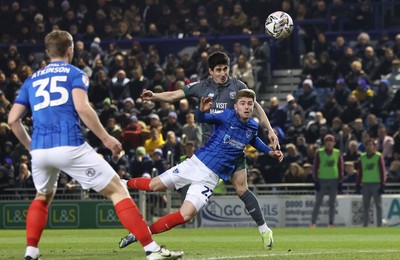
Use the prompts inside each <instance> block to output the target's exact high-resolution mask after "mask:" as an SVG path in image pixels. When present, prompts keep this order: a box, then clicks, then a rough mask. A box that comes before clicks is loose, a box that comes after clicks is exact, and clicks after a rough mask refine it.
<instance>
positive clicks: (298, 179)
mask: <svg viewBox="0 0 400 260" xmlns="http://www.w3.org/2000/svg"><path fill="white" fill-rule="evenodd" d="M305 179H306V175H305V174H304V169H303V167H301V166H300V165H299V164H298V163H296V162H293V163H291V164H290V165H289V168H288V169H287V170H286V171H285V173H284V174H283V179H282V183H303V182H305Z"/></svg>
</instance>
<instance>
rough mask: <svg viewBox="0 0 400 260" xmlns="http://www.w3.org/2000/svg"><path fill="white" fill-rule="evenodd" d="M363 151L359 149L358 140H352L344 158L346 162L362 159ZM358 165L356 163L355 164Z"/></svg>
mask: <svg viewBox="0 0 400 260" xmlns="http://www.w3.org/2000/svg"><path fill="white" fill-rule="evenodd" d="M360 156H361V152H360V151H359V150H358V142H357V140H351V141H350V142H349V146H348V149H347V151H346V152H345V153H344V155H343V160H344V161H345V162H349V161H350V162H358V160H359V159H360ZM354 167H356V165H354Z"/></svg>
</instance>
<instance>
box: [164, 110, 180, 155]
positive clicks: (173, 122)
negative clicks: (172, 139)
mask: <svg viewBox="0 0 400 260" xmlns="http://www.w3.org/2000/svg"><path fill="white" fill-rule="evenodd" d="M169 131H172V132H174V133H175V135H176V136H177V137H179V138H180V137H181V136H182V125H181V124H180V123H179V122H178V115H177V114H176V112H174V111H171V112H170V113H169V114H168V118H167V122H166V123H165V124H164V125H163V128H162V134H163V136H165V137H167V132H169ZM178 161H179V160H178Z"/></svg>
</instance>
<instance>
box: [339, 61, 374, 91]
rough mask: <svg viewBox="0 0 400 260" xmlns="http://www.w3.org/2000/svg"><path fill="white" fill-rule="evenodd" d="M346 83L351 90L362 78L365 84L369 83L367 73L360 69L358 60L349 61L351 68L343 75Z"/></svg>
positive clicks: (360, 65) (360, 64)
mask: <svg viewBox="0 0 400 260" xmlns="http://www.w3.org/2000/svg"><path fill="white" fill-rule="evenodd" d="M345 79H346V83H347V85H348V86H349V88H350V89H351V90H355V89H356V88H357V85H358V84H359V81H360V80H361V79H362V80H364V82H365V84H367V85H369V78H368V75H367V74H366V73H365V72H364V71H363V69H362V63H361V62H360V61H357V60H356V61H353V62H352V63H351V70H350V71H349V72H348V73H347V74H346V75H345Z"/></svg>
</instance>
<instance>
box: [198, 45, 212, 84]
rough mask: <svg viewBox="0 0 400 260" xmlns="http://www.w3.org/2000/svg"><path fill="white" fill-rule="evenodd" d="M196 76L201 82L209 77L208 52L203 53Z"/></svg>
mask: <svg viewBox="0 0 400 260" xmlns="http://www.w3.org/2000/svg"><path fill="white" fill-rule="evenodd" d="M196 74H197V75H198V77H199V80H203V79H205V78H207V77H208V75H209V72H208V52H207V51H204V52H202V53H201V56H200V60H199V61H198V62H197V64H196Z"/></svg>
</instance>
